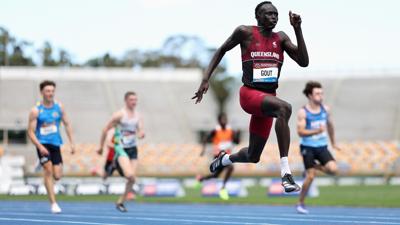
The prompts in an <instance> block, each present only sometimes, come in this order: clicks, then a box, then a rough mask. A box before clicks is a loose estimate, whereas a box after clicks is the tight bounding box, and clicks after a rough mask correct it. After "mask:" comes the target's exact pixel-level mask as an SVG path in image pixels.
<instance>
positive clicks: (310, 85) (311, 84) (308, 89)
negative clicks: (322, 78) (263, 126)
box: [303, 80, 322, 98]
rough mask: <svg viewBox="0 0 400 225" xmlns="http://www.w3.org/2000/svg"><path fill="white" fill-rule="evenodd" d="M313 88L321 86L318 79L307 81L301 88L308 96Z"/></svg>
mask: <svg viewBox="0 0 400 225" xmlns="http://www.w3.org/2000/svg"><path fill="white" fill-rule="evenodd" d="M314 88H322V85H321V83H320V82H318V81H313V80H311V81H308V82H307V83H306V87H305V88H304V90H303V94H304V95H305V96H306V97H307V98H308V95H310V94H312V92H313V89H314Z"/></svg>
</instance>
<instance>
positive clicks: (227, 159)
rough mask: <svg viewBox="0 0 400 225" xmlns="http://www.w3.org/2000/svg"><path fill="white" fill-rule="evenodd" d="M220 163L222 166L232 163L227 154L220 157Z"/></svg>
mask: <svg viewBox="0 0 400 225" xmlns="http://www.w3.org/2000/svg"><path fill="white" fill-rule="evenodd" d="M221 161H222V165H223V166H229V165H231V164H232V161H231V160H230V159H229V155H228V154H225V155H224V156H223V157H222V160H221Z"/></svg>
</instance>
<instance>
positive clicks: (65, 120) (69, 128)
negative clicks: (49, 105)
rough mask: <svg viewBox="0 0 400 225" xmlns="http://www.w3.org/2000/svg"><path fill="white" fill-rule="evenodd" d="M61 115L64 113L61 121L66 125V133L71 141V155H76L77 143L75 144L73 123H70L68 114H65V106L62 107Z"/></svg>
mask: <svg viewBox="0 0 400 225" xmlns="http://www.w3.org/2000/svg"><path fill="white" fill-rule="evenodd" d="M61 113H62V117H61V120H62V122H63V123H64V126H65V132H66V133H67V137H68V141H69V144H70V145H71V154H74V153H75V142H74V138H73V132H72V126H71V123H70V122H69V119H68V117H67V113H66V112H65V109H64V106H63V105H61Z"/></svg>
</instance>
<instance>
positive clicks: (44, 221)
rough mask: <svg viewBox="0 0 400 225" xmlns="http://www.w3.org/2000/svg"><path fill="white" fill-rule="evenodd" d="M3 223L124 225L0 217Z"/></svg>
mask: <svg viewBox="0 0 400 225" xmlns="http://www.w3.org/2000/svg"><path fill="white" fill-rule="evenodd" d="M0 220H3V221H25V222H36V223H72V224H88V225H124V224H116V223H112V224H111V223H95V222H84V221H67V220H39V219H28V218H7V217H0Z"/></svg>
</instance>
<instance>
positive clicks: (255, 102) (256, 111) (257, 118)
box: [240, 86, 276, 139]
mask: <svg viewBox="0 0 400 225" xmlns="http://www.w3.org/2000/svg"><path fill="white" fill-rule="evenodd" d="M265 96H276V94H270V93H265V92H262V91H259V90H256V89H253V88H249V87H246V86H242V87H241V88H240V105H241V106H242V109H243V110H244V111H245V112H247V113H248V114H250V115H251V119H250V127H249V131H250V133H252V134H257V135H258V136H261V137H263V138H265V139H268V136H269V133H270V131H271V127H272V122H273V121H274V118H273V117H268V116H264V115H263V113H262V111H261V104H262V102H263V100H264V98H265Z"/></svg>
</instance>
